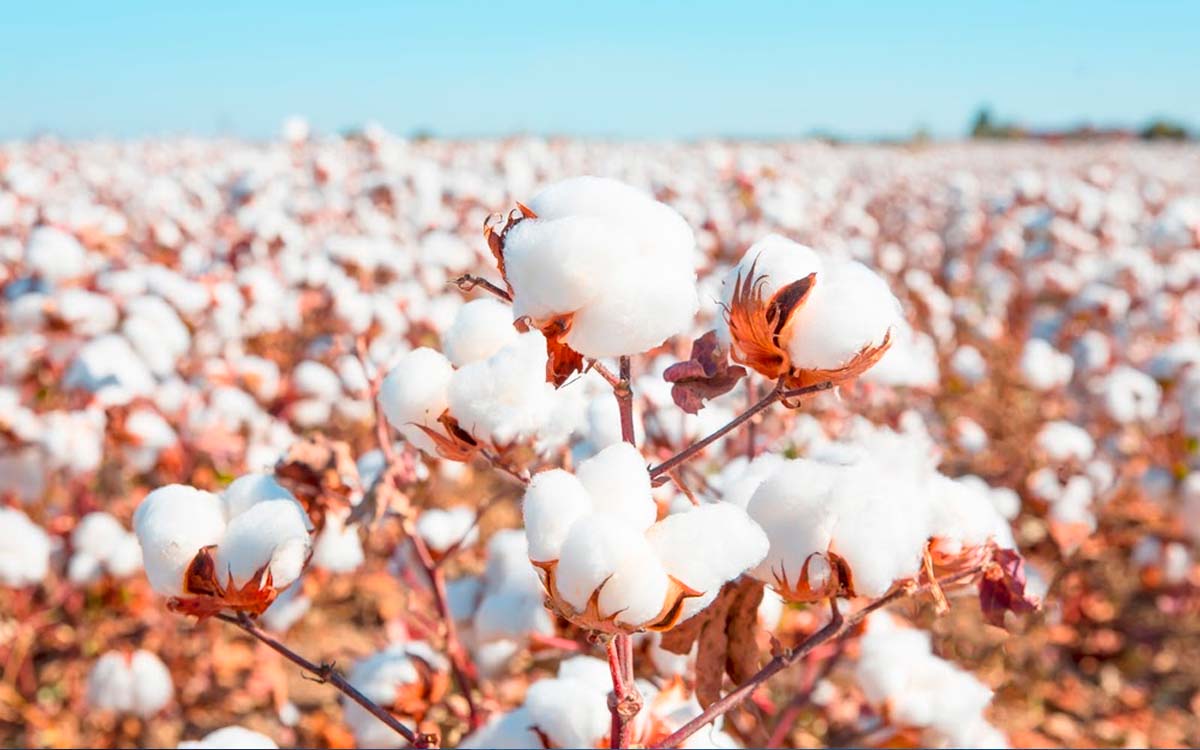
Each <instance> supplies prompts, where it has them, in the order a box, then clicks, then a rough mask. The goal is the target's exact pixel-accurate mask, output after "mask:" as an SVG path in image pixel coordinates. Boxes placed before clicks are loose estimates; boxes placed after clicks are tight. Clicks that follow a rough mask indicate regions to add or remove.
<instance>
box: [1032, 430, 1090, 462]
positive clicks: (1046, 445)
mask: <svg viewBox="0 0 1200 750" xmlns="http://www.w3.org/2000/svg"><path fill="white" fill-rule="evenodd" d="M1035 440H1036V443H1037V446H1038V448H1039V449H1040V450H1042V451H1043V452H1044V453H1045V454H1046V455H1047V456H1048V457H1049V458H1050V459H1051V460H1052V461H1069V460H1072V459H1074V460H1077V461H1087V460H1088V459H1090V458H1091V457H1092V455H1093V454H1094V453H1095V452H1096V443H1095V441H1094V440H1092V436H1091V435H1089V434H1088V432H1087V430H1085V429H1083V428H1082V427H1080V426H1078V425H1074V424H1071V423H1070V422H1065V421H1062V420H1058V421H1055V422H1048V423H1047V424H1046V425H1045V426H1044V427H1042V429H1041V430H1039V431H1038V434H1037V438H1036V439H1035Z"/></svg>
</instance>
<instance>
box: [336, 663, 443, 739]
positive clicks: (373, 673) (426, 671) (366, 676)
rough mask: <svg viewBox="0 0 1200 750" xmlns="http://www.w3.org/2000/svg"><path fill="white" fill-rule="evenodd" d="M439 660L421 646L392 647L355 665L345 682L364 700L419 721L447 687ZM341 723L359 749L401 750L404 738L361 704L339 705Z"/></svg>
mask: <svg viewBox="0 0 1200 750" xmlns="http://www.w3.org/2000/svg"><path fill="white" fill-rule="evenodd" d="M448 666H449V665H448V664H447V662H446V659H445V657H444V656H442V655H440V654H438V653H436V652H434V651H433V650H432V649H430V648H429V646H428V644H426V643H423V642H420V641H410V642H407V643H397V644H393V645H391V646H388V647H387V648H385V649H383V650H382V651H378V652H376V653H374V654H371V655H370V656H368V657H366V658H364V659H361V660H359V661H358V662H356V663H355V664H354V666H353V667H352V668H351V670H350V673H349V675H348V677H347V680H348V681H349V683H350V684H351V685H353V686H354V687H355V688H357V689H358V690H359V691H361V693H362V694H363V695H365V696H366V697H367V698H368V699H369V700H371V701H374V702H375V703H376V704H377V705H380V706H387V707H389V708H390V709H391V710H392V711H394V712H395V713H397V714H399V715H400V716H401V717H404V718H405V719H406V720H410V721H417V722H419V721H420V720H421V719H422V718H423V717H424V713H425V711H426V710H427V709H428V707H429V706H431V705H433V704H435V703H437V702H438V701H439V700H440V699H441V697H442V696H443V695H444V694H445V692H446V690H447V689H448V688H449V685H450V678H449V676H448V674H447V671H448ZM344 710H345V715H346V723H347V724H349V725H350V728H351V731H353V732H354V738H355V741H356V742H357V743H358V745H359V746H360V747H404V746H405V745H406V744H407V743H406V742H405V739H404V738H403V737H401V736H399V735H397V734H396V733H395V732H393V731H392V730H391V729H390V728H389V727H387V726H385V725H383V724H381V723H379V721H378V720H377V719H376V717H374V716H372V715H371V714H370V713H368V712H367V711H366V710H365V709H364V708H363V707H362V706H361V705H359V704H358V703H355V702H353V701H350V700H345V701H344Z"/></svg>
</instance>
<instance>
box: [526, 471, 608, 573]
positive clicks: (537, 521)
mask: <svg viewBox="0 0 1200 750" xmlns="http://www.w3.org/2000/svg"><path fill="white" fill-rule="evenodd" d="M593 510H594V508H593V506H592V499H591V496H590V495H589V494H588V492H587V490H586V489H584V487H583V484H582V483H580V481H579V479H578V478H577V477H576V476H575V475H574V474H571V473H570V472H566V471H563V470H562V469H551V470H549V471H543V472H539V473H537V474H534V475H533V479H532V480H531V481H530V482H529V487H528V488H527V489H526V490H525V497H524V499H523V500H522V503H521V512H522V515H523V517H524V521H525V536H526V538H527V539H528V540H529V557H530V559H532V560H536V561H538V562H548V561H550V560H557V559H558V556H559V551H560V550H561V549H562V544H563V541H564V540H565V539H566V538H567V534H568V532H570V530H571V527H572V526H573V525H574V524H575V522H576V521H577V520H579V519H580V518H581V517H582V516H585V515H588V514H590V513H592V512H593Z"/></svg>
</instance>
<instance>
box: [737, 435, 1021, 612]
mask: <svg viewBox="0 0 1200 750" xmlns="http://www.w3.org/2000/svg"><path fill="white" fill-rule="evenodd" d="M844 448H848V449H849V450H845V449H843V450H841V451H831V450H828V449H826V451H825V455H826V456H827V458H825V459H821V458H806V459H796V460H792V461H787V462H785V463H784V464H783V465H781V466H780V467H779V468H777V469H775V470H774V471H773V472H772V473H771V474H770V475H769V476H768V477H767V478H766V479H765V480H764V481H762V483H761V484H760V485H759V487H758V488H757V489H756V490H755V491H754V493H753V495H752V496H751V498H750V500H749V502H748V504H747V506H746V510H747V513H748V514H749V515H750V517H751V519H753V520H754V521H755V522H756V523H758V524H759V525H760V526H761V527H762V528H763V530H764V531H766V534H767V537H768V538H769V540H770V550H769V551H768V553H767V556H766V558H765V559H764V560H763V561H762V562H761V563H760V564H759V565H758V567H757V568H755V569H754V571H753V575H754V576H755V577H757V578H759V579H760V580H762V581H764V582H765V583H767V584H768V585H770V586H772V587H774V588H775V589H776V590H777V591H779V593H780V594H781V595H783V596H784V598H787V599H792V600H797V601H811V600H816V599H821V598H825V597H829V596H836V595H856V594H857V595H865V596H872V597H874V596H880V595H882V594H884V593H886V592H887V591H888V589H890V588H891V586H892V584H893V583H894V582H896V581H903V580H908V579H913V578H915V577H917V576H918V575H919V574H920V573H921V569H922V562H923V559H924V556H925V555H926V554H931V555H932V556H933V557H932V562H934V563H935V564H937V565H938V566H939V567H941V566H947V567H952V564H953V561H956V560H958V559H960V558H964V557H965V558H966V559H968V560H979V559H986V549H987V548H988V547H990V546H992V545H997V546H1000V547H1003V548H1011V547H1012V546H1013V541H1012V536H1011V532H1010V531H1009V529H1008V524H1007V522H1006V521H1005V520H1004V518H1003V517H1001V516H1000V515H999V514H998V513H997V511H996V508H995V507H994V505H993V504H992V502H991V500H990V498H989V496H988V494H987V493H986V492H980V491H979V490H978V488H977V487H975V486H974V485H972V484H970V483H962V482H958V481H955V480H952V479H949V478H947V477H945V476H943V475H941V474H939V473H938V472H937V471H936V470H935V468H934V461H933V460H932V459H934V458H935V457H931V456H929V455H928V449H927V448H926V447H925V446H924V445H923V443H922V442H921V441H920V440H918V439H916V438H912V437H906V436H902V435H899V434H896V433H890V432H887V431H881V432H878V433H874V434H869V435H867V436H864V438H863V439H861V441H860V442H859V443H858V444H857V445H848V446H844Z"/></svg>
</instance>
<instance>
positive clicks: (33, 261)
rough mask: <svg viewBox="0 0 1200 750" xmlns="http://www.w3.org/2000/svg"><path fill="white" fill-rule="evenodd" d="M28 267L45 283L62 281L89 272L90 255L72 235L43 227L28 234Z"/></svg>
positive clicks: (26, 250) (26, 256)
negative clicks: (88, 261) (88, 255)
mask: <svg viewBox="0 0 1200 750" xmlns="http://www.w3.org/2000/svg"><path fill="white" fill-rule="evenodd" d="M25 263H26V265H28V266H29V267H30V268H31V269H33V272H34V273H36V274H37V275H38V276H40V277H42V278H43V279H46V280H48V281H63V280H66V279H72V278H75V277H77V276H82V275H83V274H84V273H86V272H87V251H86V250H85V249H84V247H83V245H81V244H80V243H79V240H77V239H75V237H74V236H73V235H70V234H68V233H66V232H64V231H62V230H61V229H57V228H55V227H50V226H40V227H37V228H36V229H34V230H33V231H32V232H30V233H29V240H28V241H27V242H26V243H25Z"/></svg>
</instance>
